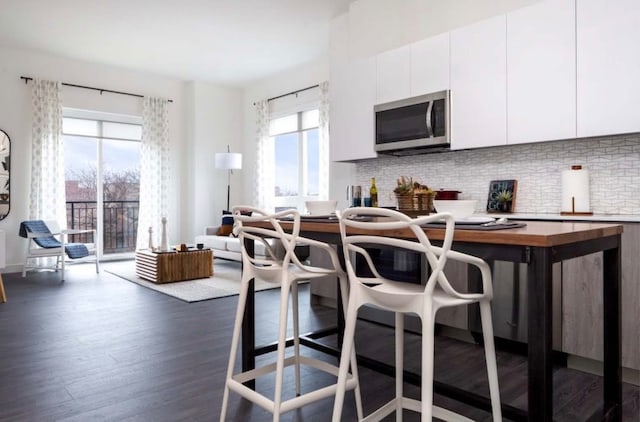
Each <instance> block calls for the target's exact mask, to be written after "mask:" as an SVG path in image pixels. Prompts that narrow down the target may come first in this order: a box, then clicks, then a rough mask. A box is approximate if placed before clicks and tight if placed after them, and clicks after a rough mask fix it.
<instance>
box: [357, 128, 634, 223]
mask: <svg viewBox="0 0 640 422" xmlns="http://www.w3.org/2000/svg"><path fill="white" fill-rule="evenodd" d="M574 164H580V165H582V168H583V169H586V170H588V171H589V181H590V196H591V210H592V211H593V212H594V213H595V214H623V215H640V134H637V133H635V134H631V135H621V136H610V137H602V138H589V139H575V140H567V141H555V142H543V143H536V144H525V145H509V146H501V147H492V148H482V149H475V150H466V151H451V152H445V153H436V154H425V155H415V156H410V157H393V156H380V157H379V158H376V159H370V160H363V161H359V162H357V163H356V174H357V182H358V184H362V185H363V186H364V187H367V188H368V186H369V183H370V178H371V177H375V178H376V185H377V187H378V200H379V204H380V206H394V205H395V204H396V202H395V197H394V195H393V188H394V187H395V184H396V179H397V178H398V177H399V176H412V177H413V178H414V180H416V181H419V182H420V183H422V184H426V185H428V186H429V187H431V188H433V189H436V190H437V189H451V190H452V189H457V190H459V191H461V192H462V193H461V194H460V199H477V200H478V205H477V208H476V212H484V211H485V210H486V205H487V195H488V192H489V182H490V181H491V180H502V179H516V180H517V181H518V188H517V197H516V204H515V210H514V211H515V212H517V213H533V214H546V213H559V212H560V211H561V210H560V207H561V202H562V200H561V195H562V185H561V172H562V170H566V169H569V168H571V166H572V165H574Z"/></svg>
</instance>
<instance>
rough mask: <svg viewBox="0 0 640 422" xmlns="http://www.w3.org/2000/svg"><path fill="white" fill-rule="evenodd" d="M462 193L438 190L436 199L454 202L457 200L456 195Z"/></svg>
mask: <svg viewBox="0 0 640 422" xmlns="http://www.w3.org/2000/svg"><path fill="white" fill-rule="evenodd" d="M459 193H462V192H460V191H457V190H444V189H440V190H438V191H436V199H442V200H449V201H450V200H455V199H458V194H459Z"/></svg>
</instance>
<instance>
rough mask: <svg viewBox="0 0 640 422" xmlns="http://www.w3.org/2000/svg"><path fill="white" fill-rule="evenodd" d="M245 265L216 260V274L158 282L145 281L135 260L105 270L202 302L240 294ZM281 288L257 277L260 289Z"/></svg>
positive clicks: (164, 291) (109, 266)
mask: <svg viewBox="0 0 640 422" xmlns="http://www.w3.org/2000/svg"><path fill="white" fill-rule="evenodd" d="M241 268H242V267H241V265H240V263H239V262H235V261H224V260H219V259H216V260H215V261H214V265H213V276H212V277H209V278H200V279H197V280H188V281H178V282H175V283H165V284H156V283H152V282H150V281H147V280H143V279H141V278H140V277H138V276H137V275H136V269H135V262H134V261H121V262H114V263H109V264H105V265H104V269H105V271H106V272H108V273H111V274H113V275H116V276H118V277H120V278H123V279H125V280H127V281H131V282H132V283H136V284H139V285H140V286H144V287H146V288H148V289H151V290H155V291H157V292H160V293H164V294H166V295H168V296H172V297H175V298H177V299H180V300H183V301H185V302H200V301H202V300H210V299H217V298H220V297H227V296H233V295H237V294H238V293H239V291H240V290H239V289H240V275H241ZM278 287H279V286H275V287H274V285H273V284H272V283H267V282H266V281H261V280H256V282H255V288H256V291H260V290H267V289H273V288H278Z"/></svg>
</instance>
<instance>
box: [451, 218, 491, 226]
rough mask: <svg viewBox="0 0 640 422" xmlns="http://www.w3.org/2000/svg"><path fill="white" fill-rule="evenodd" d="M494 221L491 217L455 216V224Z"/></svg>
mask: <svg viewBox="0 0 640 422" xmlns="http://www.w3.org/2000/svg"><path fill="white" fill-rule="evenodd" d="M492 221H496V219H495V218H493V217H466V218H456V224H485V223H491V222H492Z"/></svg>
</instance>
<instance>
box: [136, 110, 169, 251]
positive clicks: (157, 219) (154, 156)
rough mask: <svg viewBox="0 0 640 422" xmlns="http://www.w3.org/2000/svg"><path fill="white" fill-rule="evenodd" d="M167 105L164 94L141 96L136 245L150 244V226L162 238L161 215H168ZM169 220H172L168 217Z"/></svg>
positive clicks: (143, 246) (155, 242)
mask: <svg viewBox="0 0 640 422" xmlns="http://www.w3.org/2000/svg"><path fill="white" fill-rule="evenodd" d="M169 152H170V151H169V107H168V101H167V100H166V99H164V98H150V97H145V98H144V99H143V100H142V145H141V148H140V211H139V214H138V235H137V241H136V243H137V248H138V249H145V248H147V247H148V244H149V227H153V232H154V233H155V234H156V239H154V245H159V244H160V242H161V239H159V237H158V235H160V233H161V227H162V223H161V220H162V217H166V216H167V211H168V208H169V207H168V189H169V174H170V173H169V171H170V168H169ZM169 224H171V221H169Z"/></svg>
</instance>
